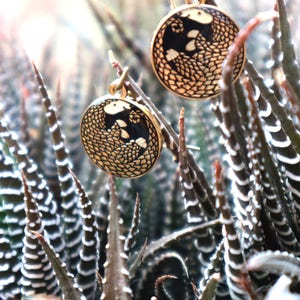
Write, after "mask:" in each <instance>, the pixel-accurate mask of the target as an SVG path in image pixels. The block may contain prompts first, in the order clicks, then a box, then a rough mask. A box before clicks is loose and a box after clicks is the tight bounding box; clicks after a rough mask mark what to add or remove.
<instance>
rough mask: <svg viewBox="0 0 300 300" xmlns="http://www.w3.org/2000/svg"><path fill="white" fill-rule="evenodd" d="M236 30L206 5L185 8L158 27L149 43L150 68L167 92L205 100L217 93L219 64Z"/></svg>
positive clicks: (240, 59) (238, 65)
mask: <svg viewBox="0 0 300 300" xmlns="http://www.w3.org/2000/svg"><path fill="white" fill-rule="evenodd" d="M238 31H239V28H238V27H237V25H236V24H235V23H234V22H233V21H232V20H231V19H230V18H229V17H228V16H227V15H226V14H224V13H223V12H222V11H221V10H219V9H218V8H216V7H215V6H210V5H205V4H203V5H199V4H197V5H185V6H182V7H181V8H178V9H176V10H175V11H172V12H171V13H170V14H169V15H168V16H166V17H165V18H164V19H163V20H162V22H161V23H160V24H159V26H158V29H157V31H156V33H155V34H154V37H153V40H152V65H153V69H154V71H155V73H156V75H157V77H158V78H159V80H160V81H161V82H162V84H163V85H164V86H165V87H166V88H168V89H169V90H170V91H171V92H173V93H175V94H177V95H179V96H182V97H184V98H188V99H207V98H212V97H214V96H217V95H218V94H219V93H220V88H219V80H220V79H221V75H222V64H223V61H224V59H225V58H226V55H227V53H228V48H229V46H230V45H231V44H232V43H233V41H234V39H235V37H236V35H237V33H238ZM244 61H245V49H242V50H241V51H240V53H239V54H238V56H237V58H236V61H235V65H234V70H233V76H234V79H235V80H236V79H237V78H238V76H239V75H240V73H241V71H242V69H243V66H244Z"/></svg>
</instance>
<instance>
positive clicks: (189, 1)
mask: <svg viewBox="0 0 300 300" xmlns="http://www.w3.org/2000/svg"><path fill="white" fill-rule="evenodd" d="M185 4H193V1H192V0H185Z"/></svg>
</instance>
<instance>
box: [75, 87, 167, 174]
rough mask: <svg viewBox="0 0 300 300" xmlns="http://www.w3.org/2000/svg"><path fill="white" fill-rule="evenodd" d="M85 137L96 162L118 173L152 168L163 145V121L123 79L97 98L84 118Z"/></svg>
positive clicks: (89, 154) (107, 170)
mask: <svg viewBox="0 0 300 300" xmlns="http://www.w3.org/2000/svg"><path fill="white" fill-rule="evenodd" d="M81 141H82V144H83V147H84V149H85V151H86V153H87V154H88V156H89V158H90V159H91V160H92V162H93V163H94V164H96V166H98V167H99V168H101V169H102V170H104V171H105V172H108V173H110V174H112V175H114V176H116V177H122V178H135V177H140V176H142V175H144V174H146V173H147V172H149V171H150V170H151V169H152V167H153V166H154V165H155V163H156V162H157V160H158V158H159V156H160V153H161V149H162V135H161V131H160V127H159V124H158V122H157V120H156V118H155V117H154V116H153V115H152V114H151V112H150V111H149V110H148V109H147V108H146V107H145V106H144V105H141V104H138V103H137V102H136V101H135V99H134V98H132V97H130V96H129V94H128V92H127V90H126V88H125V86H124V85H122V84H121V85H120V81H119V82H118V83H117V84H116V83H112V84H111V85H110V88H109V94H107V95H105V96H103V97H100V98H98V99H96V100H95V101H94V102H92V103H91V105H90V106H89V107H88V108H87V109H86V111H85V112H84V114H83V116H82V120H81Z"/></svg>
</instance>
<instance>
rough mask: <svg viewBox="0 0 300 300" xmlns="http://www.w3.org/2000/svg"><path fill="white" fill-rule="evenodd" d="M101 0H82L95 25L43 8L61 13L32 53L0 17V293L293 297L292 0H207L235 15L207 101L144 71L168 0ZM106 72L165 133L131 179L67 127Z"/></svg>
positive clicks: (297, 249) (298, 183)
mask: <svg viewBox="0 0 300 300" xmlns="http://www.w3.org/2000/svg"><path fill="white" fill-rule="evenodd" d="M106 2H107V5H106V6H105V5H104V4H103V1H102V2H101V1H98V0H88V1H87V3H86V4H87V5H86V6H84V8H83V9H85V10H87V12H88V13H89V17H88V18H90V19H89V20H87V21H88V22H90V23H93V24H94V25H95V24H96V25H95V26H98V27H99V28H97V30H96V32H95V33H94V36H93V39H89V38H86V36H85V34H82V31H81V27H80V26H81V22H82V21H83V20H74V23H72V24H70V23H68V22H64V19H63V18H64V16H63V15H61V14H59V13H58V11H55V10H54V11H53V14H54V15H55V16H56V17H58V19H59V20H63V22H57V26H58V27H57V30H56V33H55V34H54V35H53V36H52V37H51V39H49V42H48V44H47V46H46V47H45V48H43V49H41V59H40V60H38V61H36V62H35V64H32V62H31V59H30V58H29V56H27V53H26V52H25V50H24V48H23V45H22V44H21V42H20V40H19V38H18V35H17V34H16V32H17V29H18V26H14V27H15V28H16V30H15V31H13V32H11V31H7V32H6V27H4V28H5V29H2V28H1V30H0V299H1V300H2V299H3V300H15V299H58V300H59V299H60V300H61V299H74V300H75V299H81V300H83V299H87V300H99V299H109V300H116V299H128V300H129V299H135V300H146V299H149V300H150V299H151V300H171V299H172V300H191V299H195V300H209V299H255V300H256V299H259V300H260V299H272V298H273V299H274V297H275V296H274V295H276V297H279V296H280V297H282V298H285V297H286V298H287V299H298V298H299V297H300V292H299V291H300V281H299V276H300V271H299V270H300V267H299V266H300V264H299V259H300V258H299V257H300V222H299V220H300V218H299V214H300V135H299V128H300V123H299V122H300V121H299V120H300V104H299V99H300V94H299V92H300V88H299V74H300V69H299V62H298V60H297V54H298V53H299V49H297V47H295V46H294V45H297V44H299V40H296V41H295V42H293V40H292V39H293V38H295V39H299V37H298V36H297V33H296V32H295V24H297V22H299V18H298V15H299V14H297V13H295V11H296V8H297V7H298V5H297V3H296V1H287V3H285V1H284V0H277V1H275V0H274V1H273V2H272V1H271V2H268V3H270V6H269V7H268V8H272V9H274V10H272V11H268V12H267V13H263V14H261V13H260V14H258V15H257V16H256V17H255V12H254V8H258V9H259V10H263V7H265V5H264V3H263V1H258V0H257V1H254V2H253V1H248V0H247V1H243V2H241V1H237V0H234V1H230V3H229V1H227V2H226V1H224V3H223V2H222V3H220V4H222V5H224V7H222V9H226V10H227V14H228V15H231V16H232V17H233V18H235V19H236V21H237V23H239V24H240V25H241V28H242V29H241V31H240V33H239V35H238V37H237V38H236V40H235V43H234V44H233V45H232V46H231V48H230V51H229V55H228V56H227V58H226V60H225V62H224V64H223V69H222V72H223V73H222V79H221V81H220V87H221V94H220V96H218V97H217V98H214V99H208V100H207V101H206V102H202V101H193V102H189V101H185V100H182V99H178V98H177V97H176V96H174V95H171V94H169V93H168V92H167V91H166V90H165V89H164V87H162V86H161V85H160V83H159V82H158V81H157V80H156V79H155V78H154V76H153V73H152V71H151V63H150V59H149V55H148V53H149V49H150V40H151V35H152V32H153V30H154V28H156V26H157V22H158V21H159V20H160V19H161V18H162V17H163V16H164V15H165V14H166V12H167V11H168V10H169V3H168V1H151V0H145V1H140V2H136V3H135V4H134V5H133V4H132V1H130V0H124V1H117V0H112V1H106ZM176 2H178V3H175V1H170V4H172V6H175V5H176V4H177V5H178V6H179V2H181V3H180V4H184V2H185V3H186V4H191V3H192V2H193V1H189V0H186V1H183V0H182V1H176ZM195 2H197V1H195ZM206 4H209V5H216V2H215V1H212V0H207V1H206ZM254 4H255V5H254ZM149 15H150V16H151V18H149ZM247 20H249V22H248V23H247V25H246V26H245V23H246V21H247ZM79 21H80V22H79ZM264 21H267V22H268V23H269V24H271V25H272V26H271V27H269V26H268V24H267V23H265V22H264ZM290 21H292V23H289V22H290ZM58 23H59V24H58ZM1 24H2V23H1ZM258 25H260V28H261V29H262V31H261V32H260V31H257V30H254V29H256V27H257V26H258ZM20 27H21V26H20ZM62 28H63V29H68V30H67V32H69V34H72V35H73V37H74V38H75V39H76V41H77V47H75V49H73V50H75V51H70V50H68V51H69V53H68V54H69V56H70V58H71V57H72V58H73V59H74V60H73V61H74V62H75V63H74V64H73V65H72V66H71V70H70V72H69V71H67V72H65V71H66V70H68V67H67V65H62V64H61V59H60V58H59V53H57V52H56V48H57V45H58V43H60V42H61V38H60V36H59V34H60V32H61V29H62ZM270 28H271V30H270ZM99 29H100V30H99ZM63 31H64V32H65V30H63ZM71 32H72V33H71ZM295 33H296V34H295ZM192 35H193V34H190V38H192ZM246 40H247V41H249V44H248V43H247V44H246V46H247V55H248V58H247V59H246V64H245V68H244V71H243V73H242V74H241V76H240V78H239V79H238V80H237V81H236V82H233V80H232V72H233V62H234V59H235V56H236V54H237V52H238V49H239V48H240V47H241V46H242V45H243V44H244V43H245V42H246ZM99 41H100V47H101V49H99V43H98V42H99ZM64 42H65V43H66V41H64ZM267 42H268V43H269V44H270V45H271V47H270V49H269V48H267V47H265V44H267ZM253 44H255V45H256V46H255V47H253V46H251V45H253ZM254 48H255V49H254ZM108 49H112V50H113V52H112V51H109V52H108V55H107V50H108ZM250 58H251V59H250ZM267 60H268V61H267ZM123 64H126V65H128V67H127V68H126V67H124V66H123ZM124 70H125V72H124ZM126 70H127V71H128V73H127V71H126ZM62 71H64V72H63V73H64V75H65V73H67V74H66V76H62V77H61V78H59V77H60V76H58V74H59V73H61V72H62ZM120 76H122V77H123V79H124V86H125V88H126V91H127V93H128V95H129V96H130V97H131V98H132V99H133V101H137V102H138V103H140V104H142V105H145V106H146V108H147V109H148V110H149V111H150V113H151V114H152V115H153V117H155V118H156V120H157V121H158V124H159V126H160V130H161V132H162V138H163V142H164V149H163V152H162V155H161V157H160V160H159V161H158V163H157V164H156V166H155V167H154V169H153V170H152V171H151V172H150V173H149V174H147V175H145V176H144V177H141V178H138V179H134V180H128V179H120V178H113V177H112V176H111V175H109V174H106V173H105V172H103V171H102V170H100V169H98V168H96V166H95V165H93V164H92V163H91V162H90V161H89V159H88V157H87V156H86V154H85V153H84V151H83V148H82V146H81V141H80V116H81V115H82V114H83V111H84V109H85V107H86V106H88V104H89V103H90V102H92V101H93V99H94V98H98V97H101V96H102V95H103V94H106V93H107V92H108V87H109V84H110V82H111V80H113V79H112V78H117V77H120ZM46 85H47V86H48V87H46ZM51 95H53V96H51Z"/></svg>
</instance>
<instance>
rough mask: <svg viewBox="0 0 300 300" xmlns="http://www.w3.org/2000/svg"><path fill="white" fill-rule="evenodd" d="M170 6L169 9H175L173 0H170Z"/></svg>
mask: <svg viewBox="0 0 300 300" xmlns="http://www.w3.org/2000/svg"><path fill="white" fill-rule="evenodd" d="M170 6H171V9H175V8H176V3H175V0H170Z"/></svg>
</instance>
